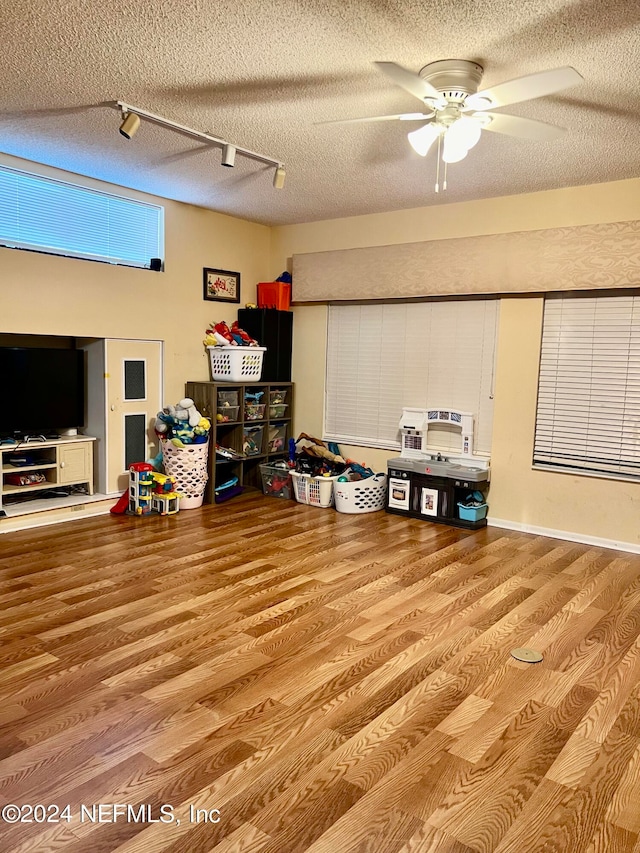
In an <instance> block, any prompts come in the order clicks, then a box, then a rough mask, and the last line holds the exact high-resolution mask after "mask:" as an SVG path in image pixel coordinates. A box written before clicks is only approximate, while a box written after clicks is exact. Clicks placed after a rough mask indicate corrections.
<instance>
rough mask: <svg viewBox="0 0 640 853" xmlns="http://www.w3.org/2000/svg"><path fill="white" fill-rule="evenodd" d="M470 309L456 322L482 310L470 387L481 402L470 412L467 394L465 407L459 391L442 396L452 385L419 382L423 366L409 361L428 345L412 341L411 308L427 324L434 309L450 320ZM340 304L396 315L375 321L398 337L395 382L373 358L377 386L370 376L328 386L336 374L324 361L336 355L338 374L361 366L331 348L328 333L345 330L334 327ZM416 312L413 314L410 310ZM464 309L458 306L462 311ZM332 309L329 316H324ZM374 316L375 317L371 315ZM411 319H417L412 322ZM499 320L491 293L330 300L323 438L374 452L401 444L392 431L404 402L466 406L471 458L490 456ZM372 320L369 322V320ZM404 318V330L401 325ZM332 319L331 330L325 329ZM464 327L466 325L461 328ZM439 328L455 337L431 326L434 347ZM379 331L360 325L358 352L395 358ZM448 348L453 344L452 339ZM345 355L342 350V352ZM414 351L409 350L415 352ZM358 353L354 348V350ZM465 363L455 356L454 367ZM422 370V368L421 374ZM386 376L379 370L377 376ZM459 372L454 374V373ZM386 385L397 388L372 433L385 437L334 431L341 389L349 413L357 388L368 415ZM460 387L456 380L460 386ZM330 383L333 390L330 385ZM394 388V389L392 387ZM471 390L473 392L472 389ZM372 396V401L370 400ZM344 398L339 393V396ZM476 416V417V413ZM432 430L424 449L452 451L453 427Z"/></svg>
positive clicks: (455, 446) (456, 439)
mask: <svg viewBox="0 0 640 853" xmlns="http://www.w3.org/2000/svg"><path fill="white" fill-rule="evenodd" d="M478 303H482V305H481V306H478ZM472 305H473V306H476V307H475V309H474V308H471V307H470V308H469V315H468V318H466V319H464V318H463V322H462V325H463V326H464V324H465V322H470V321H471V322H473V320H472V318H473V317H475V316H478V315H483V316H484V320H483V323H484V324H485V325H484V326H483V329H482V334H481V335H479V337H481V338H482V342H483V343H482V346H483V348H484V349H483V356H482V365H481V371H480V373H481V375H482V381H481V383H480V386H481V387H479V390H478V392H477V395H478V398H479V397H480V396H481V395H486V404H485V406H484V407H483V408H484V411H483V412H480V411H478V409H479V408H480V407H479V406H478V405H470V404H469V398H468V397H467V404H466V405H465V403H464V401H463V400H461V399H460V396H449V394H452V395H453V393H454V391H455V389H454V388H453V386H452V385H451V383H445V384H447V385H448V387H447V388H446V389H444V388H443V382H442V381H440V382H439V383H438V382H431V383H430V387H429V383H428V378H427V381H423V375H424V373H425V370H424V369H423V368H422V367H421V365H420V364H419V363H418V361H417V359H419V358H420V352H421V349H422V350H424V349H425V347H428V346H429V345H431V342H430V341H429V342H427V344H426V345H422V348H421V347H420V346H419V345H418V342H417V341H416V338H417V335H415V334H413V333H414V332H415V331H416V329H415V326H413V325H412V324H415V323H416V322H419V319H420V318H419V317H418V313H417V312H419V311H420V309H422V308H423V309H424V312H425V314H427V316H430V317H432V318H433V320H432V321H430V322H435V321H436V320H437V319H438V313H439V312H440V311H441V310H442V312H443V314H444V316H445V317H447V316H449V317H450V319H451V320H452V323H453V322H454V321H455V322H458V316H459V312H460V307H461V306H472ZM340 309H348V310H354V309H355V310H360V311H361V312H362V311H370V312H382V313H383V314H384V313H385V312H388V310H389V309H391V311H392V312H394V311H395V312H396V313H397V317H396V318H395V319H394V316H393V314H390V313H387V316H386V317H384V318H383V320H382V323H384V322H387V323H388V324H389V325H388V326H387V330H388V329H389V328H393V329H394V335H393V336H392V337H393V338H394V340H396V341H398V340H399V339H401V343H402V348H403V350H404V357H403V358H404V361H403V362H402V363H403V368H402V382H397V381H396V378H395V375H394V377H393V379H392V380H391V381H390V380H389V371H388V369H386V368H384V367H383V359H382V358H381V359H380V368H381V370H380V383H379V384H378V383H376V381H375V379H373V380H372V377H371V376H368V377H367V380H368V385H367V387H366V388H365V387H362V386H361V385H360V384H359V382H356V383H355V384H354V382H353V381H351V377H349V381H350V383H351V387H350V388H349V389H348V392H347V391H345V389H339V390H337V388H336V376H337V375H338V370H339V368H337V367H336V366H335V365H332V359H334V360H336V361H337V360H338V359H340V358H342V359H343V362H342V365H341V368H340V369H342V370H343V371H345V373H344V375H348V371H349V370H356V371H358V370H360V369H361V365H359V364H358V365H354V364H353V363H350V362H349V360H348V358H347V357H346V353H345V352H343V353H340V354H338V353H337V350H336V349H335V347H334V346H333V344H334V343H335V339H334V338H332V336H333V335H337V336H340V335H343V334H345V333H346V332H347V331H349V328H348V327H346V328H344V327H343V328H340V326H339V325H338V324H336V315H335V313H333V312H335V311H336V310H338V311H339V310H340ZM416 309H417V311H416ZM464 310H465V309H464V308H462V311H464ZM403 312H404V314H405V319H404V320H403V317H402V314H403ZM332 314H333V316H332ZM374 316H375V315H374ZM416 318H418V319H416ZM499 319H500V298H499V297H497V296H495V297H494V296H482V297H474V296H472V297H470V298H458V297H453V298H446V297H434V298H426V299H412V300H394V301H388V302H380V301H376V302H373V301H370V302H350V303H330V304H329V310H328V312H327V356H326V362H325V383H324V387H325V392H324V409H323V439H325V440H327V441H332V442H336V443H338V444H347V445H353V446H358V447H371V448H378V449H381V450H392V451H393V450H399V449H400V448H401V442H400V433H399V423H400V419H401V417H402V410H403V408H406V407H414V408H420V409H434V408H440V409H447V408H448V409H452V410H456V411H460V410H462V411H470V412H471V414H472V415H473V418H474V443H473V449H474V455H477V456H486V457H490V455H491V436H492V432H493V398H494V383H495V370H496V356H497V342H498V330H499ZM374 322H375V321H374ZM403 323H405V325H404V327H403V326H402V324H403ZM332 324H333V325H334V328H332ZM489 327H491V329H492V332H493V334H492V335H491V336H490V338H491V340H490V341H489V340H488V339H487V337H486V336H487V334H488V329H489ZM467 328H468V327H467ZM367 332H368V333H369V337H365V335H366V333H367ZM447 332H448V333H449V334H450V335H451V338H450V339H451V340H452V341H453V336H454V334H455V329H454V328H453V327H452V328H450V329H449V330H445V331H444V332H443V331H442V328H441V327H440V326H438V327H437V328H436V329H435V331H434V339H435V338H436V337H438V336H439V343H440V345H442V343H443V337H446V334H447ZM419 333H420V334H421V337H424V328H423V327H422V326H421V327H420V329H419ZM384 338H385V336H384V335H382V336H378V335H376V334H372V330H371V329H364V330H363V347H364V349H363V351H365V350H366V351H368V352H369V353H373V354H374V355H376V354H378V353H387V354H388V359H391V362H392V363H393V359H394V358H398V359H399V353H398V349H399V347H398V346H397V345H396V347H395V348H394V342H393V340H390V339H384ZM358 346H360V340H358ZM452 347H453V343H452ZM347 352H348V349H347ZM416 353H417V354H416ZM359 355H360V357H364V356H362V353H359ZM464 362H465V358H464V357H463V356H462V355H461V357H460V359H459V360H458V365H460V366H459V367H456V369H457V370H459V371H461V372H463V371H464V367H463V366H462V365H463V364H464ZM447 366H448V367H449V368H451V361H450V360H449V359H448V356H447ZM426 373H427V374H428V370H427V371H426ZM385 374H386V375H385ZM458 375H460V374H458ZM390 384H391V386H398V388H397V389H395V390H394V391H393V395H392V396H393V397H394V399H393V400H392V401H389V400H387V401H386V405H387V406H388V414H387V415H386V417H385V418H379V420H380V421H381V422H382V421H383V420H386V423H380V424H379V432H378V436H379V435H380V432H385V436H384V437H382V438H380V437H377V436H374V435H373V434H369V435H364V434H363V433H362V432H360V434H358V433H357V432H355V431H350V430H340V429H336V428H335V427H336V421H335V411H336V410H337V409H338V408H339V406H340V405H341V401H340V395H342V396H343V397H344V394H345V393H347V398H348V399H349V400H350V403H349V405H350V407H351V409H352V410H355V409H356V408H357V406H358V399H357V398H358V396H359V395H360V394H361V392H362V397H361V398H360V400H361V401H362V399H363V397H364V398H367V397H368V399H365V400H364V403H365V405H368V406H369V408H370V409H371V412H373V411H374V410H376V411H378V412H380V411H383V410H384V406H385V398H384V393H385V390H386V389H388V388H389V387H390ZM463 384H464V383H463ZM332 386H333V387H332ZM400 386H402V387H401V390H400ZM460 390H461V386H460V385H458V391H460ZM332 393H333V394H335V395H336V397H335V400H333V401H332V400H331V395H332ZM472 393H474V392H472ZM374 397H375V400H374V401H373V402H372V400H373V398H374ZM345 399H346V398H345ZM483 417H484V419H485V420H484V422H483V421H482V418H483ZM438 426H439V428H438V429H431V430H430V431H429V446H430V448H433V449H434V450H441V451H442V452H444V453H446V454H450V455H455V454H456V453H459V452H460V445H461V440H460V432H459V430H457V429H455V428H453V427H450V426H442V425H438ZM392 433H393V435H394V438H391V437H390V436H391V434H392ZM479 435H481V436H482V437H481V440H479Z"/></svg>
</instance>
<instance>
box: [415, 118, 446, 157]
mask: <svg viewBox="0 0 640 853" xmlns="http://www.w3.org/2000/svg"><path fill="white" fill-rule="evenodd" d="M441 133H442V128H441V127H440V125H439V124H435V123H434V122H432V123H431V124H425V125H424V127H421V128H419V129H418V130H412V131H411V133H408V134H407V139H408V140H409V142H410V144H411V147H412V148H413V150H414V151H415V152H416V154H419V155H420V156H421V157H426V156H427V154H428V152H429V149H430V148H431V146H432V145H433V143H434V142H435V141H436V139H437V138H438V137H439V136H440V134H441Z"/></svg>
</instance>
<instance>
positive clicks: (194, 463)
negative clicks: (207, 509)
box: [162, 439, 209, 509]
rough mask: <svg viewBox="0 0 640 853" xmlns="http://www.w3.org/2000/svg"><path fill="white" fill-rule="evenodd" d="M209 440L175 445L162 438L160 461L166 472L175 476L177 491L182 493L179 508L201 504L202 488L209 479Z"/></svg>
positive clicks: (202, 498) (192, 507)
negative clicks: (202, 442) (201, 442)
mask: <svg viewBox="0 0 640 853" xmlns="http://www.w3.org/2000/svg"><path fill="white" fill-rule="evenodd" d="M208 457H209V442H208V441H207V442H205V443H204V444H185V445H184V447H176V446H175V444H173V442H171V441H170V440H168V439H163V440H162V461H163V463H164V470H165V473H166V474H170V475H171V476H172V477H175V478H176V486H177V491H179V492H182V494H183V495H184V497H183V498H181V499H180V509H195V508H196V507H199V506H202V502H203V500H204V489H205V486H206V485H207V480H208V479H209V474H208V471H207V459H208Z"/></svg>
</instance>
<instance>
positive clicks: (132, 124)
mask: <svg viewBox="0 0 640 853" xmlns="http://www.w3.org/2000/svg"><path fill="white" fill-rule="evenodd" d="M139 127H140V116H137V115H136V114H135V113H126V115H124V117H123V121H122V124H121V125H120V133H121V134H122V135H123V136H124V138H125V139H131V137H132V136H135V135H136V132H137V130H138V128H139Z"/></svg>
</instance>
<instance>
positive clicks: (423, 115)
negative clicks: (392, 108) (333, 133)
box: [314, 113, 435, 124]
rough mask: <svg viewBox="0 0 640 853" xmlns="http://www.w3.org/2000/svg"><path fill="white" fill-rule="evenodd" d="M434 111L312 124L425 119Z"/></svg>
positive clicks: (324, 122) (432, 114)
mask: <svg viewBox="0 0 640 853" xmlns="http://www.w3.org/2000/svg"><path fill="white" fill-rule="evenodd" d="M434 115H435V113H400V114H399V115H395V116H363V117H362V118H338V119H334V120H332V121H314V124H356V123H357V122H365V121H426V119H428V118H431V117H432V116H434Z"/></svg>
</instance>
